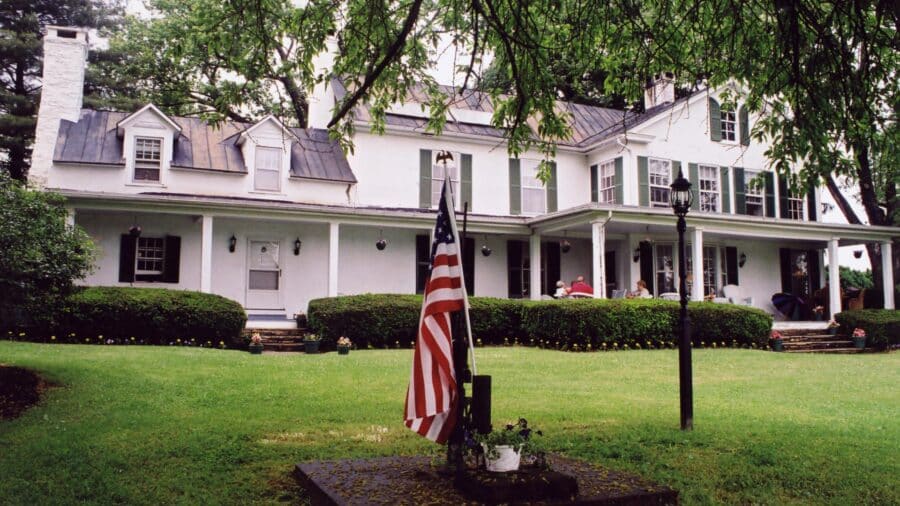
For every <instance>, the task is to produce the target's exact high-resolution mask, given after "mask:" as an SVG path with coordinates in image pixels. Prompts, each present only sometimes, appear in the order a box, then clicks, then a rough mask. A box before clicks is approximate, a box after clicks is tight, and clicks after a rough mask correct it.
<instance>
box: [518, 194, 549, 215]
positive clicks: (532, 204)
mask: <svg viewBox="0 0 900 506" xmlns="http://www.w3.org/2000/svg"><path fill="white" fill-rule="evenodd" d="M522 212H525V213H528V214H540V213H543V212H544V190H536V189H533V188H522Z"/></svg>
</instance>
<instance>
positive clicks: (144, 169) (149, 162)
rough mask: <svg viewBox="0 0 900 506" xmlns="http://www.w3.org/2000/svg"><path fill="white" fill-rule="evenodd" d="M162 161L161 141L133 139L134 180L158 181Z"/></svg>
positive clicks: (145, 138)
mask: <svg viewBox="0 0 900 506" xmlns="http://www.w3.org/2000/svg"><path fill="white" fill-rule="evenodd" d="M161 160H162V139H153V138H148V137H135V139H134V180H135V181H156V182H158V181H159V168H160V163H161Z"/></svg>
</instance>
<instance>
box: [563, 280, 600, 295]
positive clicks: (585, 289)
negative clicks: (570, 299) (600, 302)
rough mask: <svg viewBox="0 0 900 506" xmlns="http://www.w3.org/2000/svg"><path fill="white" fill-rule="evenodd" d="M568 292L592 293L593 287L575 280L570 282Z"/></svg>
mask: <svg viewBox="0 0 900 506" xmlns="http://www.w3.org/2000/svg"><path fill="white" fill-rule="evenodd" d="M569 293H589V294H591V295H593V294H594V289H593V288H591V285H589V284H587V283H585V282H584V281H576V282H574V283H572V288H570V289H569Z"/></svg>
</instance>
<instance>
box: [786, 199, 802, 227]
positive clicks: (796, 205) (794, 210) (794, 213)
mask: <svg viewBox="0 0 900 506" xmlns="http://www.w3.org/2000/svg"><path fill="white" fill-rule="evenodd" d="M803 208H804V205H803V197H795V196H794V195H793V194H789V195H788V215H789V218H790V219H792V220H799V221H803V219H804V214H805V213H804V212H803Z"/></svg>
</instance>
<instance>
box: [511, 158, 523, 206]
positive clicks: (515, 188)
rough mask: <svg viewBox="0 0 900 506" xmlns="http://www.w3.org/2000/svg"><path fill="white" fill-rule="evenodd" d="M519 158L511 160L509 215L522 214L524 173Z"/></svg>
mask: <svg viewBox="0 0 900 506" xmlns="http://www.w3.org/2000/svg"><path fill="white" fill-rule="evenodd" d="M520 163H521V162H520V161H519V159H518V158H510V159H509V214H522V172H521V170H520V169H519V167H520Z"/></svg>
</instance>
